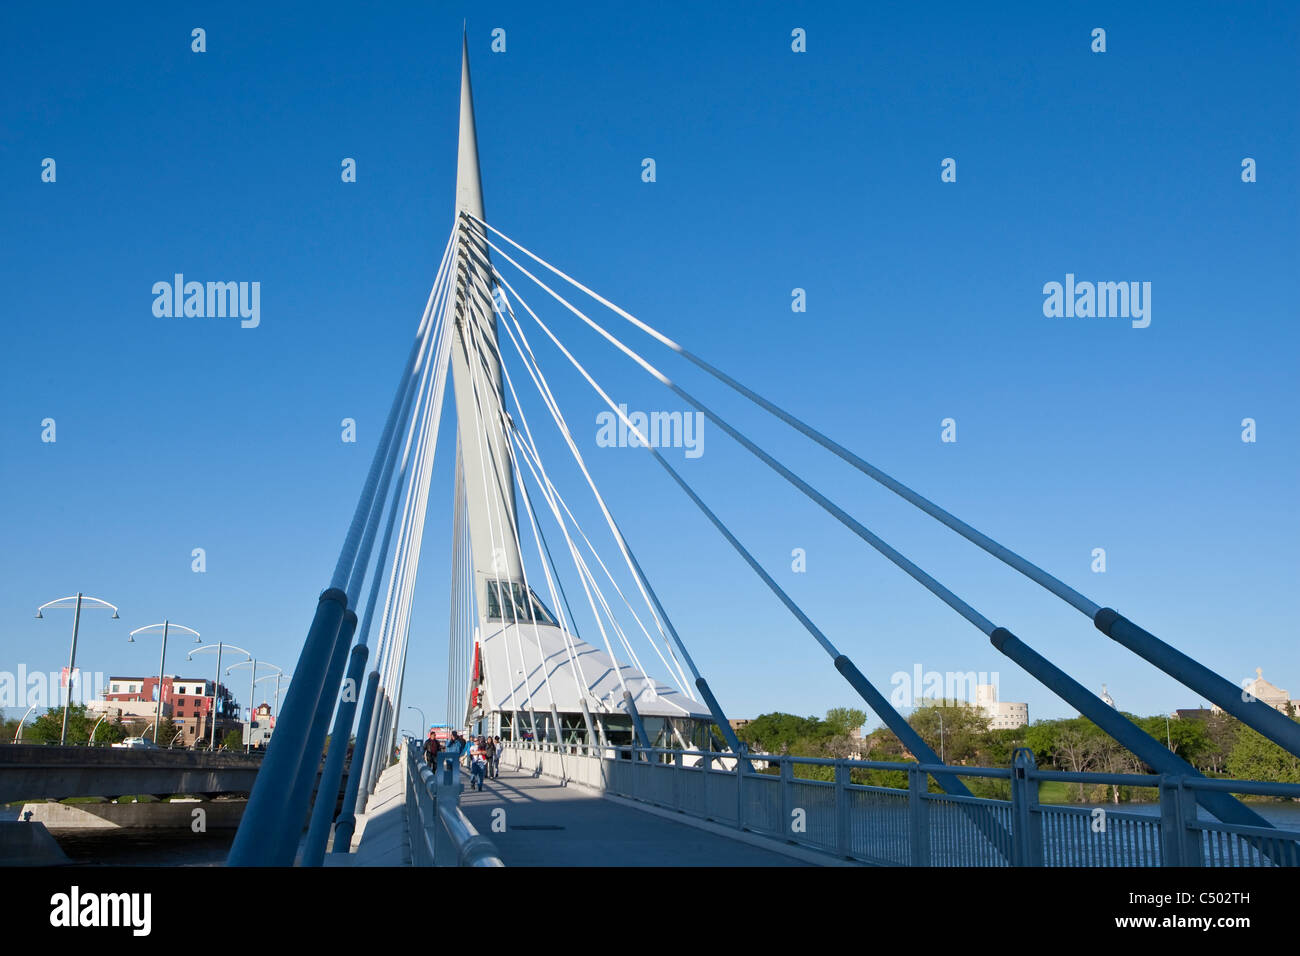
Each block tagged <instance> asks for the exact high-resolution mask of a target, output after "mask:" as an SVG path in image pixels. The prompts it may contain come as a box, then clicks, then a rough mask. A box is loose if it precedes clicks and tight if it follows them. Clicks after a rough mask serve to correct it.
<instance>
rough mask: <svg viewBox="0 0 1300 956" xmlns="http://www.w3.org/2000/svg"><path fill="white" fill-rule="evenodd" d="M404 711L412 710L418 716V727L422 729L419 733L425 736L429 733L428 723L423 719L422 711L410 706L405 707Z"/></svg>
mask: <svg viewBox="0 0 1300 956" xmlns="http://www.w3.org/2000/svg"><path fill="white" fill-rule="evenodd" d="M406 709H407V710H413V711H415V712H416V713H417V714H419V715H420V726H421V727H422V728H423V729H422V730H421V731H420V732H421V733H422V734H425V735H427V734H428V733H429V722H428V721H427V720H425V718H424V711H422V710H421V709H420V708H419V707H415V706H413V705H410V704H408V705H407V707H406ZM420 739H421V740H423V739H424V738H423V737H421V738H420Z"/></svg>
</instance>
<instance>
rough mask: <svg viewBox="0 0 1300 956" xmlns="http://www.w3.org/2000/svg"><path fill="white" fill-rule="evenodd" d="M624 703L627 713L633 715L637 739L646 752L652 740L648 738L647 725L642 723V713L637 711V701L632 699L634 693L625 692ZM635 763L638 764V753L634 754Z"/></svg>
mask: <svg viewBox="0 0 1300 956" xmlns="http://www.w3.org/2000/svg"><path fill="white" fill-rule="evenodd" d="M623 701H624V703H626V704H627V712H628V713H629V714H631V715H632V728H633V730H634V731H635V732H636V739H637V741H638V742H639V743H640V745H641V746H642V747H643V748H645V749H646V750H649V749H650V738H649V737H647V736H646V733H645V724H643V723H641V713H640V711H638V710H637V709H636V701H634V700H633V699H632V692H631V691H628V690H625V691H623ZM632 757H633V762H634V763H635V762H636V753H635V752H633V754H632Z"/></svg>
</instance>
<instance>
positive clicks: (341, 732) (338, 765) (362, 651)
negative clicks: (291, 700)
mask: <svg viewBox="0 0 1300 956" xmlns="http://www.w3.org/2000/svg"><path fill="white" fill-rule="evenodd" d="M369 655H370V649H369V648H367V647H366V646H365V645H364V644H358V645H357V646H356V647H354V648H352V654H351V657H350V660H349V663H348V676H347V680H346V682H345V684H344V687H345V688H350V689H351V693H350V694H348V695H346V698H345V699H341V700H340V701H339V711H338V715H337V717H335V719H334V732H333V733H332V734H331V735H330V750H329V753H328V754H327V755H326V757H325V771H324V772H323V773H322V774H321V779H320V787H319V789H318V790H317V792H316V805H315V806H314V807H313V808H312V814H311V826H310V827H308V829H307V846H306V848H305V849H304V850H303V854H302V862H303V865H304V866H320V865H321V863H323V862H324V860H325V845H326V844H327V843H328V842H329V835H330V824H331V823H332V822H333V820H334V799H335V796H336V795H337V794H338V792H339V783H340V782H341V781H342V779H343V760H344V758H345V757H346V756H347V751H348V735H349V734H351V733H352V721H353V718H355V717H356V713H357V690H358V689H359V688H360V687H361V679H362V677H363V676H364V675H365V669H366V658H367V657H368V656H369Z"/></svg>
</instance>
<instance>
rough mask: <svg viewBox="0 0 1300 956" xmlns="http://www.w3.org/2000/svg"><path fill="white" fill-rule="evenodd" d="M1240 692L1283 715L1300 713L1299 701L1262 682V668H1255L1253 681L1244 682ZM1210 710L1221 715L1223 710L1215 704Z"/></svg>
mask: <svg viewBox="0 0 1300 956" xmlns="http://www.w3.org/2000/svg"><path fill="white" fill-rule="evenodd" d="M1241 690H1242V694H1243V695H1245V694H1249V695H1250V696H1251V697H1254V698H1255V699H1256V700H1260V701H1263V702H1264V703H1266V704H1268V706H1270V707H1272V708H1273V709H1274V710H1280V711H1281V712H1282V713H1284V714H1286V713H1289V712H1290V711H1291V710H1292V709H1294V710H1295V711H1297V712H1300V700H1292V699H1291V695H1290V694H1289V693H1287V692H1286V691H1284V690H1283V689H1282V688H1280V687H1278V686H1277V685H1276V684H1271V683H1269V682H1268V681H1266V680H1264V669H1263V668H1262V667H1256V668H1255V679H1254V680H1250V681H1246V682H1244V683H1243V684H1242V685H1241ZM1212 710H1213V711H1214V712H1215V713H1216V714H1221V713H1223V708H1221V707H1219V706H1218V705H1217V704H1215V705H1214V707H1213V708H1212Z"/></svg>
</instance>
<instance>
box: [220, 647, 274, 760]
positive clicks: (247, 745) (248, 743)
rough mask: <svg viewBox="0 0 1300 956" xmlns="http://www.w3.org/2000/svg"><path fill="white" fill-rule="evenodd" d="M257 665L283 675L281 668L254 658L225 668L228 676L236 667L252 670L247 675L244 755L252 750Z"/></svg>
mask: <svg viewBox="0 0 1300 956" xmlns="http://www.w3.org/2000/svg"><path fill="white" fill-rule="evenodd" d="M258 664H261V665H262V666H263V667H270V668H272V669H273V670H275V671H276V672H278V673H281V674H283V673H284V668H283V667H276V666H275V665H274V664H269V663H267V662H266V661H259V660H258V659H257V658H255V657H249V659H248V660H246V661H240V662H239V663H237V664H231V665H230V666H229V667H227V668H226V674H227V675H229V674H230V672H231V671H233V670H234V669H235V668H236V667H244V666H245V665H247V666H249V667H252V669H253V671H252V673H251V674H249V675H248V728H247V730H248V732H247V733H246V734H244V753H248V752H249V751H251V750H252V748H253V694H254V693H255V692H256V689H257V665H258Z"/></svg>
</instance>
